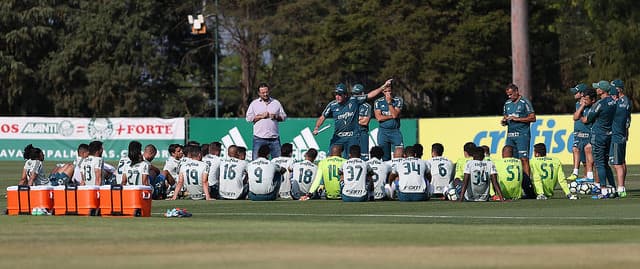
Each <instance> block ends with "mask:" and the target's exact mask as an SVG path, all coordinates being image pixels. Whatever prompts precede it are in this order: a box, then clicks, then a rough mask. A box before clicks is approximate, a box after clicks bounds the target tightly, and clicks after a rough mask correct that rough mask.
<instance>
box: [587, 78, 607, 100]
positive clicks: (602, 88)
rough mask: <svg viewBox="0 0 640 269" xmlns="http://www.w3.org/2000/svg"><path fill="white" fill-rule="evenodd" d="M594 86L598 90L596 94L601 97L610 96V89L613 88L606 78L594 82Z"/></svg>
mask: <svg viewBox="0 0 640 269" xmlns="http://www.w3.org/2000/svg"><path fill="white" fill-rule="evenodd" d="M591 86H593V88H594V89H595V90H596V94H598V96H600V98H605V97H607V96H609V89H610V88H611V84H609V82H608V81H606V80H601V81H599V82H597V83H596V82H594V83H593V84H591Z"/></svg>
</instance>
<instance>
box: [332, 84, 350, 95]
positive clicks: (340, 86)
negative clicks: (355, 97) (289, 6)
mask: <svg viewBox="0 0 640 269" xmlns="http://www.w3.org/2000/svg"><path fill="white" fill-rule="evenodd" d="M335 93H337V94H346V93H347V86H345V85H344V84H343V83H338V85H336V89H335Z"/></svg>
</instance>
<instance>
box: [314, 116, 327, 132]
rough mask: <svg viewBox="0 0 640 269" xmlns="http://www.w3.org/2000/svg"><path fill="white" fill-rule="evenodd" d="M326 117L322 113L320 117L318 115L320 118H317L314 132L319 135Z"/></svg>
mask: <svg viewBox="0 0 640 269" xmlns="http://www.w3.org/2000/svg"><path fill="white" fill-rule="evenodd" d="M324 120H325V117H324V115H320V117H318V119H317V120H316V126H315V127H314V128H313V134H314V135H317V134H318V129H319V128H320V125H322V123H324Z"/></svg>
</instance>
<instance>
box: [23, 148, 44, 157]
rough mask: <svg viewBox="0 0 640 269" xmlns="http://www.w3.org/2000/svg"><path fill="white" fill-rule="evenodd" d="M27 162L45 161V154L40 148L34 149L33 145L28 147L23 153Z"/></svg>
mask: <svg viewBox="0 0 640 269" xmlns="http://www.w3.org/2000/svg"><path fill="white" fill-rule="evenodd" d="M22 157H23V158H24V159H25V160H40V161H43V160H44V154H43V152H42V150H41V149H40V148H36V147H33V145H32V144H29V145H27V146H26V147H25V148H24V151H23V152H22Z"/></svg>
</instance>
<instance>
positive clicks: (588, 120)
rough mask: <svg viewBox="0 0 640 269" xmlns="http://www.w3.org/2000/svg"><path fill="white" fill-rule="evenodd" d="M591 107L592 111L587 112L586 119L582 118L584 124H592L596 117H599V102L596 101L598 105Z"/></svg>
mask: <svg viewBox="0 0 640 269" xmlns="http://www.w3.org/2000/svg"><path fill="white" fill-rule="evenodd" d="M592 107H593V109H591V110H589V113H587V116H586V117H582V122H584V123H592V122H594V121H595V120H596V118H597V117H598V115H600V111H601V105H600V102H599V101H598V103H596V104H595V105H594V106H592Z"/></svg>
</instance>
